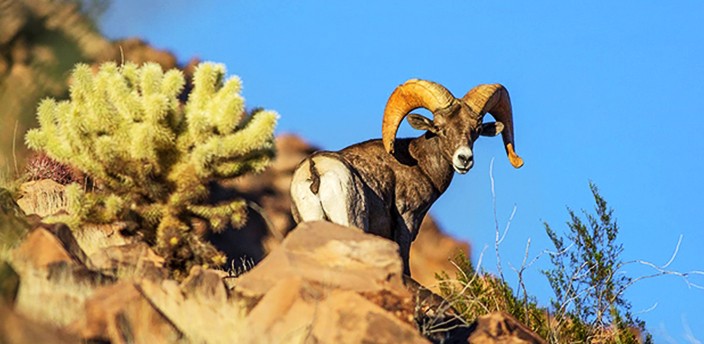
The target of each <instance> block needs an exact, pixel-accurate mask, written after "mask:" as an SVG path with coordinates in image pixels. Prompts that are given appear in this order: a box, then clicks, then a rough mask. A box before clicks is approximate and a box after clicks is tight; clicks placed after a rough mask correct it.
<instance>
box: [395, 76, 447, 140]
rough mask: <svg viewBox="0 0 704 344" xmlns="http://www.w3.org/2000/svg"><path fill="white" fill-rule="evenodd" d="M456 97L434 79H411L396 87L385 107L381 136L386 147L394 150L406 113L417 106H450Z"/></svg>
mask: <svg viewBox="0 0 704 344" xmlns="http://www.w3.org/2000/svg"><path fill="white" fill-rule="evenodd" d="M454 100H455V97H454V96H453V95H452V93H450V91H448V90H447V89H446V88H445V87H443V86H442V85H440V84H437V83H434V82H432V81H426V80H418V79H411V80H408V81H406V82H405V83H403V85H400V86H398V87H396V89H395V90H394V92H393V93H392V94H391V96H390V97H389V100H388V102H387V103H386V108H385V109H384V120H383V122H382V126H381V138H382V141H383V142H384V148H386V151H387V152H389V153H393V152H394V140H395V139H396V132H397V131H398V126H399V125H400V124H401V121H403V118H404V117H406V115H407V114H408V113H409V112H410V111H412V110H414V109H417V108H421V107H422V108H426V109H428V110H430V111H431V112H432V113H433V114H434V113H435V111H437V110H440V109H443V108H446V107H448V106H450V105H451V104H452V103H453V101H454Z"/></svg>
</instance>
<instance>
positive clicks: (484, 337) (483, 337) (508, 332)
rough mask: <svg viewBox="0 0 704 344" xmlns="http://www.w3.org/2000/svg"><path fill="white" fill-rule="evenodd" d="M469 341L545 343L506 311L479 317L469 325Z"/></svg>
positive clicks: (502, 343)
mask: <svg viewBox="0 0 704 344" xmlns="http://www.w3.org/2000/svg"><path fill="white" fill-rule="evenodd" d="M470 331H471V335H470V336H469V339H468V341H469V343H476V344H547V342H546V341H545V340H544V339H542V338H540V336H538V335H537V334H535V333H534V332H533V331H531V330H530V329H529V328H527V327H526V326H525V325H523V324H521V323H520V322H519V321H518V320H516V318H514V317H513V316H511V315H510V314H508V313H506V312H494V313H490V314H487V315H483V316H481V317H479V318H478V319H477V320H476V321H475V322H474V323H473V324H472V326H471V327H470Z"/></svg>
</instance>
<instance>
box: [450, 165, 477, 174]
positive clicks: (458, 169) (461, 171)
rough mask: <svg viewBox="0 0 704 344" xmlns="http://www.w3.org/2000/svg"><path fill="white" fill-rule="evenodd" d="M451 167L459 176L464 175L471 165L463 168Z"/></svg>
mask: <svg viewBox="0 0 704 344" xmlns="http://www.w3.org/2000/svg"><path fill="white" fill-rule="evenodd" d="M452 167H454V169H455V171H457V173H459V174H465V173H467V172H469V170H471V169H472V165H469V166H465V167H459V166H457V165H452Z"/></svg>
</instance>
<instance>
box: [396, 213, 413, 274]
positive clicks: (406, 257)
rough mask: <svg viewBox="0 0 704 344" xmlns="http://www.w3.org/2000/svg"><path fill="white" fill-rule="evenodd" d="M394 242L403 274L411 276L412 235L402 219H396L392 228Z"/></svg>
mask: <svg viewBox="0 0 704 344" xmlns="http://www.w3.org/2000/svg"><path fill="white" fill-rule="evenodd" d="M394 241H395V242H396V244H398V249H399V254H400V255H401V261H402V262H403V273H404V274H405V275H407V276H411V263H410V257H411V242H412V241H413V235H412V233H411V231H410V230H409V228H408V225H407V224H406V222H405V221H404V220H403V218H402V217H400V216H399V217H398V218H397V220H396V223H395V227H394Z"/></svg>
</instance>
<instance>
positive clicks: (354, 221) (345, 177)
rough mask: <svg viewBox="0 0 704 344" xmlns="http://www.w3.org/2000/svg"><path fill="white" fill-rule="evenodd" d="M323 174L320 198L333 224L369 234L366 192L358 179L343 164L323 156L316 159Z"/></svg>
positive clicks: (321, 176) (316, 165) (321, 174)
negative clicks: (355, 228)
mask: <svg viewBox="0 0 704 344" xmlns="http://www.w3.org/2000/svg"><path fill="white" fill-rule="evenodd" d="M314 163H315V169H316V170H317V171H318V173H319V174H320V190H319V192H318V196H319V197H320V203H321V204H322V207H323V211H324V212H325V216H326V218H327V219H328V220H330V222H334V223H337V224H340V225H343V226H352V227H357V228H360V229H362V230H364V231H365V232H367V231H369V218H368V214H367V208H366V203H367V202H366V200H365V198H364V190H363V189H362V186H361V183H360V182H359V180H358V178H357V177H356V175H354V174H353V173H352V172H351V170H350V168H349V167H348V166H347V165H345V164H344V163H343V162H341V161H339V160H337V159H333V158H328V157H325V156H320V157H317V158H316V159H314Z"/></svg>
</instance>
